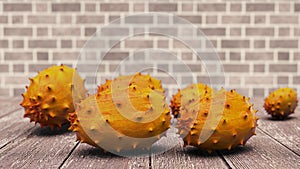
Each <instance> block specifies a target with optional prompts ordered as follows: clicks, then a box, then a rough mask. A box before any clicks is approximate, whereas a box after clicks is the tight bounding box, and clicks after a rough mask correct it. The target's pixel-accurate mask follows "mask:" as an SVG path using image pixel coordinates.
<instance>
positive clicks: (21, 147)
mask: <svg viewBox="0 0 300 169" xmlns="http://www.w3.org/2000/svg"><path fill="white" fill-rule="evenodd" d="M67 127H68V126H64V127H63V128H62V129H61V130H60V131H56V132H55V131H54V132H53V131H51V129H50V128H49V127H46V128H39V127H34V129H33V130H30V131H31V132H30V134H29V135H27V136H26V137H24V138H22V137H18V138H16V139H15V140H13V142H11V143H10V144H9V145H7V146H5V147H4V148H2V149H1V150H0V168H24V169H25V168H26V169H27V168H58V167H59V165H60V164H61V163H62V162H63V160H64V159H65V158H66V157H67V156H68V154H69V152H70V151H71V150H72V148H73V147H74V146H75V144H76V142H75V135H74V133H71V132H69V131H67ZM19 130H23V129H22V128H20V129H19ZM23 132H24V131H23ZM25 133H26V132H25Z"/></svg>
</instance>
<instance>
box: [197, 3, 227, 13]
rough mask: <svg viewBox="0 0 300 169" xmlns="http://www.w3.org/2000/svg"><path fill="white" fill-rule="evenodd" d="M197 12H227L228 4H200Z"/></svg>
mask: <svg viewBox="0 0 300 169" xmlns="http://www.w3.org/2000/svg"><path fill="white" fill-rule="evenodd" d="M197 10H198V11H201V12H216V11H225V10H226V4H224V3H215V4H213V3H211V4H208V3H207V4H204V3H203V4H198V5H197Z"/></svg>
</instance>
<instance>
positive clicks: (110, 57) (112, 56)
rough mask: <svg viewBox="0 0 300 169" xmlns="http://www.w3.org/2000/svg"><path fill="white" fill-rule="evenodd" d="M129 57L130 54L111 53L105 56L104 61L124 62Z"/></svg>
mask: <svg viewBox="0 0 300 169" xmlns="http://www.w3.org/2000/svg"><path fill="white" fill-rule="evenodd" d="M128 57H129V53H128V52H109V53H107V54H106V55H105V57H104V58H103V60H120V61H121V60H124V59H126V58H128Z"/></svg>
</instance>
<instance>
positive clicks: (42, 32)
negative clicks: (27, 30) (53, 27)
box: [36, 28, 48, 36]
mask: <svg viewBox="0 0 300 169" xmlns="http://www.w3.org/2000/svg"><path fill="white" fill-rule="evenodd" d="M36 32H37V33H36V34H37V35H38V36H48V28H37V30H36Z"/></svg>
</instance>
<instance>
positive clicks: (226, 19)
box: [222, 15, 250, 24]
mask: <svg viewBox="0 0 300 169" xmlns="http://www.w3.org/2000/svg"><path fill="white" fill-rule="evenodd" d="M222 23H225V24H229V23H231V24H242V23H244V24H246V23H250V16H228V15H227V16H226V15H225V16H222Z"/></svg>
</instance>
